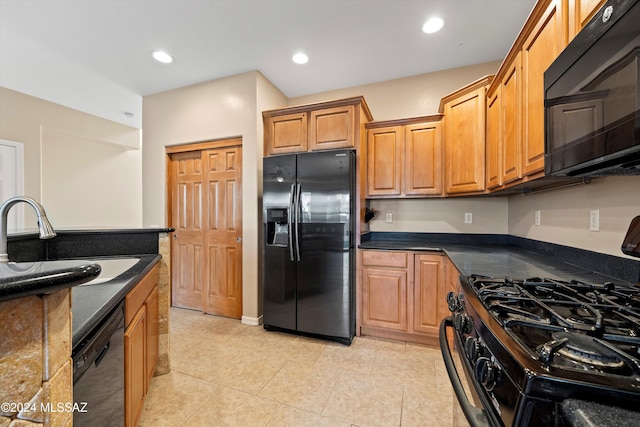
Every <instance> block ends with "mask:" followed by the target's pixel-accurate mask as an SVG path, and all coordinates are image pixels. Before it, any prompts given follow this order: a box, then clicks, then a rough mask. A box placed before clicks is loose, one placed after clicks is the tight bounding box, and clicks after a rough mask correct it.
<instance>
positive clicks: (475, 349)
mask: <svg viewBox="0 0 640 427" xmlns="http://www.w3.org/2000/svg"><path fill="white" fill-rule="evenodd" d="M464 350H465V352H466V353H467V357H468V358H469V360H471V361H474V360H476V359H477V358H478V356H480V354H481V352H482V344H481V343H480V341H478V339H477V338H473V337H467V339H466V340H465V341H464Z"/></svg>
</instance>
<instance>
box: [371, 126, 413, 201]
mask: <svg viewBox="0 0 640 427" xmlns="http://www.w3.org/2000/svg"><path fill="white" fill-rule="evenodd" d="M403 152H404V133H403V131H402V127H401V126H391V127H383V128H377V129H369V130H368V132H367V196H399V195H400V194H401V192H402V181H401V179H402V156H403Z"/></svg>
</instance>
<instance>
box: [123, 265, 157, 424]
mask: <svg viewBox="0 0 640 427" xmlns="http://www.w3.org/2000/svg"><path fill="white" fill-rule="evenodd" d="M125 321H126V323H127V326H126V328H125V331H124V360H125V362H124V389H125V390H124V401H125V427H135V426H137V425H138V422H139V421H140V414H141V413H142V407H143V405H144V399H145V397H146V395H147V392H148V391H149V384H150V381H151V377H153V374H154V371H155V368H156V364H157V360H158V336H159V329H158V267H157V266H156V267H154V268H153V269H152V270H151V271H150V272H149V273H147V274H146V275H145V276H144V277H143V278H142V280H140V282H139V283H138V284H137V285H136V286H135V287H134V288H133V289H132V290H131V291H130V292H129V293H128V294H127V296H126V297H125Z"/></svg>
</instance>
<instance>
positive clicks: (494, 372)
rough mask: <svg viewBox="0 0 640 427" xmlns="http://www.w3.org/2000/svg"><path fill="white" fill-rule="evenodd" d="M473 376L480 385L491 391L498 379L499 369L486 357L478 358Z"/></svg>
mask: <svg viewBox="0 0 640 427" xmlns="http://www.w3.org/2000/svg"><path fill="white" fill-rule="evenodd" d="M475 376H476V380H478V382H480V384H482V385H483V386H484V387H485V388H486V389H487V390H488V391H491V390H493V388H494V387H495V386H496V384H497V383H498V379H499V378H500V368H499V367H498V366H497V365H496V364H495V363H493V362H492V361H491V359H489V358H488V357H480V358H479V359H478V360H477V361H476V366H475Z"/></svg>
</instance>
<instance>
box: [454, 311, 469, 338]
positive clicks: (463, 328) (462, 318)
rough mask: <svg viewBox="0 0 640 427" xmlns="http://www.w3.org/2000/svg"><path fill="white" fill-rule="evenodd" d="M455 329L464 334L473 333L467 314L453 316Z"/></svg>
mask: <svg viewBox="0 0 640 427" xmlns="http://www.w3.org/2000/svg"><path fill="white" fill-rule="evenodd" d="M453 327H454V328H456V331H458V332H460V333H462V334H468V333H469V332H471V320H470V319H469V316H467V315H466V314H461V313H456V314H455V315H454V316H453Z"/></svg>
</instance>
